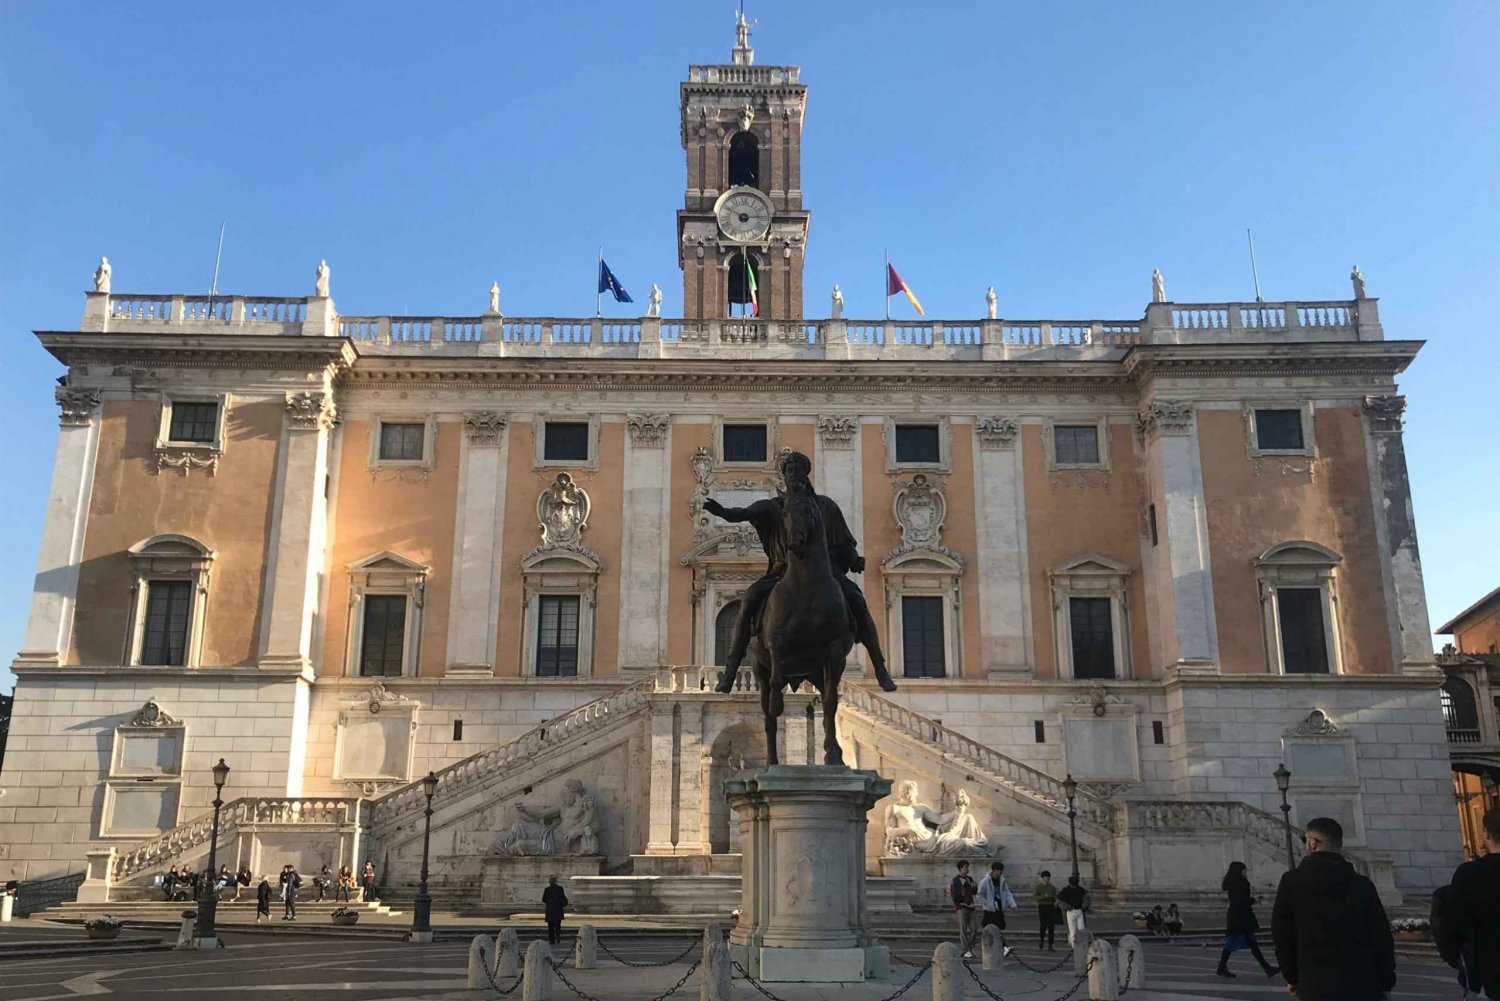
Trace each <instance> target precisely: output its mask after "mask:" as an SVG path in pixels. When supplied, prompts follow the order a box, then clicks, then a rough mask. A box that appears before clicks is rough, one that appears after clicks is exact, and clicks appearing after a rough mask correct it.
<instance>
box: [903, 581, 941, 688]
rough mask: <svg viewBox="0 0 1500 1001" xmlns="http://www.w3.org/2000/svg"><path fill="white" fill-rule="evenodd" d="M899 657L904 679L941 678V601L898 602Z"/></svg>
mask: <svg viewBox="0 0 1500 1001" xmlns="http://www.w3.org/2000/svg"><path fill="white" fill-rule="evenodd" d="M901 653H902V665H903V673H904V674H905V675H906V676H907V677H908V678H941V677H943V674H944V671H943V599H942V598H926V597H923V598H902V599H901Z"/></svg>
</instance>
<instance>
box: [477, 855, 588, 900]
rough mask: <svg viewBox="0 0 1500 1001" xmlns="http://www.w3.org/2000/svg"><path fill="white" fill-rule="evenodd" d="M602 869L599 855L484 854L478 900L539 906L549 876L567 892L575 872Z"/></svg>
mask: <svg viewBox="0 0 1500 1001" xmlns="http://www.w3.org/2000/svg"><path fill="white" fill-rule="evenodd" d="M603 871H604V857H603V856H602V855H550V856H549V855H514V856H506V857H500V856H497V855H486V856H484V858H482V859H480V860H479V872H480V875H479V902H480V903H483V904H500V905H504V906H508V907H540V906H541V905H542V891H543V890H544V889H546V887H547V877H548V876H556V877H557V881H558V882H559V883H561V884H562V886H563V890H564V892H566V891H567V889H568V880H570V879H572V878H573V877H574V876H597V875H599V874H600V873H601V872H603Z"/></svg>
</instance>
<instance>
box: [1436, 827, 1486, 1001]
mask: <svg viewBox="0 0 1500 1001" xmlns="http://www.w3.org/2000/svg"><path fill="white" fill-rule="evenodd" d="M1480 823H1481V825H1482V826H1483V827H1484V848H1485V852H1486V854H1484V855H1482V856H1480V857H1479V858H1477V859H1473V860H1471V861H1468V862H1465V863H1464V864H1463V865H1461V866H1459V867H1458V868H1457V869H1455V870H1454V872H1453V880H1452V882H1451V883H1450V884H1449V885H1448V886H1447V887H1444V888H1443V889H1441V890H1439V891H1438V895H1437V897H1436V899H1435V901H1434V905H1435V906H1434V908H1433V910H1434V916H1435V917H1437V918H1439V920H1436V921H1434V922H1433V925H1432V930H1433V936H1432V937H1433V939H1434V940H1436V942H1437V947H1438V952H1439V953H1440V954H1441V955H1442V957H1443V960H1444V961H1445V962H1446V963H1447V964H1448V965H1449V966H1452V967H1455V968H1456V969H1457V970H1458V971H1459V981H1460V982H1461V983H1462V984H1463V985H1464V987H1465V988H1466V989H1467V990H1468V991H1469V993H1471V994H1478V993H1480V992H1483V993H1484V996H1485V997H1489V998H1500V806H1496V807H1491V808H1490V809H1488V810H1486V811H1485V813H1484V817H1483V818H1482V819H1481V821H1480Z"/></svg>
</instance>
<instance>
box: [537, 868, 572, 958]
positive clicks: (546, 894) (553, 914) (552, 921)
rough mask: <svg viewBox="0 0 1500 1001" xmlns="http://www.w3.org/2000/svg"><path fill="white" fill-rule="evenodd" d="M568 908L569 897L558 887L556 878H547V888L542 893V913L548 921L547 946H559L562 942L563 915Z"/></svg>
mask: <svg viewBox="0 0 1500 1001" xmlns="http://www.w3.org/2000/svg"><path fill="white" fill-rule="evenodd" d="M567 906H568V895H567V894H566V893H564V892H563V888H562V887H561V886H559V885H558V883H557V877H556V876H548V877H547V888H546V889H545V890H543V891H542V912H543V916H544V917H545V918H546V920H547V944H548V945H557V944H558V942H560V941H562V923H563V913H564V911H566V909H567Z"/></svg>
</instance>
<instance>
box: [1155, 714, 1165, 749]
mask: <svg viewBox="0 0 1500 1001" xmlns="http://www.w3.org/2000/svg"><path fill="white" fill-rule="evenodd" d="M1166 742H1167V733H1166V729H1165V728H1164V727H1163V726H1162V725H1161V720H1159V719H1154V720H1152V721H1151V743H1153V744H1165V743H1166Z"/></svg>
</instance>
